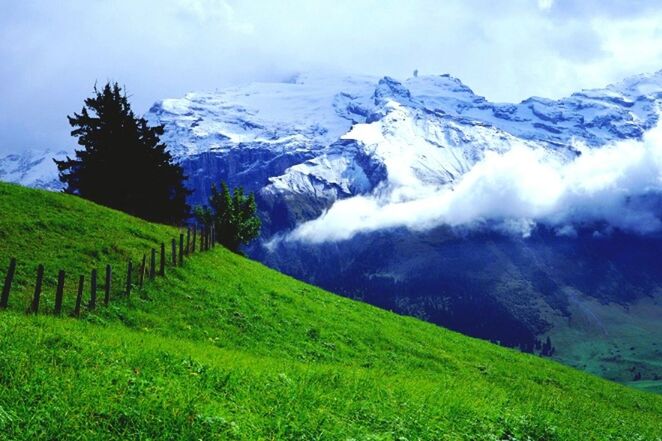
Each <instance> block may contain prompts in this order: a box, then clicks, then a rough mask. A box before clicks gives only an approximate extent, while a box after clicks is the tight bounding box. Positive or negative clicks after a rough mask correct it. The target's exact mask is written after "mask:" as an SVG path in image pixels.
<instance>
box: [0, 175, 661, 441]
mask: <svg viewBox="0 0 662 441" xmlns="http://www.w3.org/2000/svg"><path fill="white" fill-rule="evenodd" d="M175 233H176V231H175V230H174V229H172V228H170V227H165V226H159V225H152V224H149V223H146V222H143V221H140V220H137V219H134V218H131V217H129V216H126V215H123V214H121V213H118V212H115V211H112V210H108V209H105V208H102V207H99V206H96V205H94V204H91V203H88V202H86V201H83V200H80V199H78V198H76V197H72V196H67V195H63V194H53V193H47V192H43V191H37V190H29V189H25V188H22V187H17V186H14V185H7V184H0V259H1V266H0V278H2V279H4V275H5V268H6V263H7V262H8V258H9V256H15V257H16V258H17V260H18V262H19V263H18V265H19V272H18V275H17V281H18V282H17V285H16V289H15V290H14V291H12V294H11V297H10V309H9V311H5V312H0V430H1V433H2V434H3V437H4V439H26V440H27V439H30V440H32V439H92V438H93V439H372V440H391V439H393V440H394V439H431V440H440V439H466V440H515V439H517V440H582V441H583V440H606V439H610V440H617V439H618V440H635V439H636V440H659V439H660V433H662V423H661V422H662V397H660V396H658V395H654V394H650V393H645V392H640V391H636V390H633V389H629V388H626V387H624V386H621V385H618V384H615V383H611V382H608V381H605V380H602V379H599V378H597V377H594V376H591V375H588V374H585V373H582V372H579V371H576V370H573V369H571V368H568V367H565V366H562V365H560V364H557V363H555V362H551V361H548V360H545V359H541V358H538V357H535V356H531V355H526V354H521V353H519V352H516V351H513V350H509V349H504V348H501V347H499V346H496V345H492V344H490V343H487V342H484V341H480V340H476V339H473V338H469V337H465V336H462V335H460V334H457V333H455V332H451V331H448V330H445V329H442V328H439V327H436V326H434V325H431V324H428V323H425V322H422V321H419V320H416V319H413V318H407V317H401V316H398V315H395V314H392V313H389V312H386V311H383V310H380V309H377V308H375V307H372V306H369V305H367V304H364V303H361V302H356V301H352V300H349V299H345V298H343V297H339V296H336V295H333V294H330V293H328V292H325V291H322V290H320V289H318V288H315V287H312V286H310V285H306V284H304V283H301V282H298V281H296V280H294V279H291V278H289V277H286V276H283V275H281V274H279V273H277V272H275V271H273V270H270V269H267V268H266V267H264V266H262V265H260V264H258V263H256V262H252V261H250V260H247V259H245V258H243V257H240V256H237V255H235V254H232V253H230V252H228V251H226V250H224V249H222V248H221V247H217V248H216V249H215V250H213V251H210V252H208V253H204V254H199V255H197V256H194V257H193V258H191V259H189V260H188V261H187V262H186V265H185V267H184V268H177V269H172V268H168V274H167V276H166V277H165V278H158V279H156V280H155V281H154V282H152V283H150V284H147V285H146V287H145V289H144V290H143V291H142V292H140V293H138V292H134V294H133V295H132V296H131V297H130V298H129V299H126V298H122V297H119V293H115V294H114V298H113V299H112V301H111V304H110V306H109V307H108V308H103V307H102V308H99V309H98V310H97V311H96V312H93V313H87V314H85V315H84V318H82V319H80V320H76V319H72V318H67V317H63V318H55V317H52V316H50V315H48V309H49V308H50V307H51V305H52V298H53V283H52V280H53V279H54V278H55V273H56V271H57V270H58V269H60V268H62V269H65V270H67V272H68V273H71V274H79V273H83V272H87V271H88V270H89V269H90V268H91V267H92V266H95V265H96V266H99V267H101V266H102V265H105V264H106V263H112V264H113V265H114V266H116V267H118V268H120V267H121V265H123V264H124V263H125V262H126V259H127V258H129V257H132V258H134V259H137V258H138V257H139V256H141V255H142V253H143V252H144V251H145V250H146V249H149V248H150V247H153V246H155V245H157V244H160V242H161V241H163V240H166V239H169V238H170V237H172V236H173V235H174V234H175ZM38 263H43V264H45V266H46V280H47V281H48V283H47V284H46V286H45V291H44V302H45V304H44V310H43V313H42V314H40V315H38V316H26V315H25V314H24V313H23V310H24V308H25V306H26V304H27V301H28V298H29V296H30V293H31V290H32V278H33V277H34V268H35V267H36V265H37V264H38ZM119 277H121V276H119ZM67 283H68V285H67V291H66V296H67V297H66V302H65V303H67V304H68V305H71V298H72V295H73V286H72V285H73V282H69V280H68V281H67Z"/></svg>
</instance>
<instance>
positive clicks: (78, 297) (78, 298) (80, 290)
mask: <svg viewBox="0 0 662 441" xmlns="http://www.w3.org/2000/svg"><path fill="white" fill-rule="evenodd" d="M84 284H85V276H80V278H79V279H78V294H77V295H76V306H75V307H74V316H75V317H78V316H79V315H80V304H81V303H82V301H83V285H84Z"/></svg>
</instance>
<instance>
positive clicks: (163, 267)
mask: <svg viewBox="0 0 662 441" xmlns="http://www.w3.org/2000/svg"><path fill="white" fill-rule="evenodd" d="M165 259H166V255H165V244H164V243H163V242H161V260H160V261H159V265H160V266H161V267H160V268H159V274H160V275H162V276H165Z"/></svg>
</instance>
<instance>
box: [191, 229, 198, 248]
mask: <svg viewBox="0 0 662 441" xmlns="http://www.w3.org/2000/svg"><path fill="white" fill-rule="evenodd" d="M197 233H198V226H197V225H193V240H192V241H191V253H195V241H196V239H197V237H196V236H197Z"/></svg>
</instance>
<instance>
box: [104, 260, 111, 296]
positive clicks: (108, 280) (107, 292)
mask: <svg viewBox="0 0 662 441" xmlns="http://www.w3.org/2000/svg"><path fill="white" fill-rule="evenodd" d="M112 280H113V269H112V268H111V267H110V264H108V265H106V284H105V286H104V289H105V293H104V294H105V295H104V296H103V304H104V305H105V306H108V303H109V302H110V285H111V283H112Z"/></svg>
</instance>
